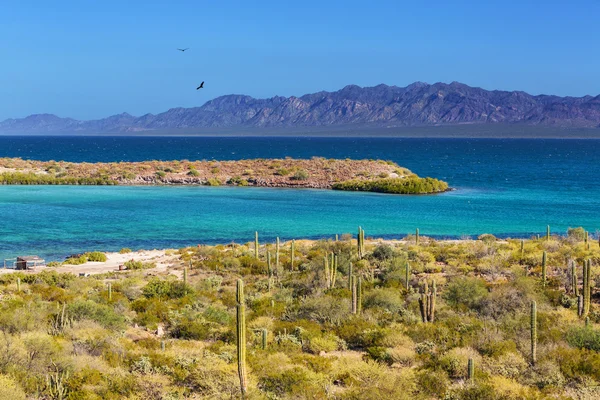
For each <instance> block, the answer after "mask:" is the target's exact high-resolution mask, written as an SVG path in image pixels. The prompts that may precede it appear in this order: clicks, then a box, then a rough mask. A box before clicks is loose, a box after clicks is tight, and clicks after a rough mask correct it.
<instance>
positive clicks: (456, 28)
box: [0, 0, 600, 120]
mask: <svg viewBox="0 0 600 400" xmlns="http://www.w3.org/2000/svg"><path fill="white" fill-rule="evenodd" d="M599 21H600V1H598V0H575V1H571V2H569V1H562V0H561V1H556V0H545V1H531V0H524V1H511V0H505V1H495V0H487V1H480V0H478V1H461V0H452V1H448V0H444V1H437V0H430V1H401V0H391V1H387V0H379V1H378V0H371V1H364V0H363V1H354V0H345V1H327V0H320V1H313V0H303V1H286V0H278V1H271V0H258V1H229V0H211V1H203V0H190V1H187V0H179V1H178V0H172V1H157V0H145V1H137V0H127V1H125V0H120V1H115V0H102V1H93V0H62V1H61V0H55V1H46V0H35V1H34V0H4V1H3V2H2V7H1V8H0V120H3V119H5V118H9V117H24V116H26V115H29V114H33V113H54V114H57V115H59V116H62V117H73V118H77V119H91V118H101V117H105V116H109V115H111V114H117V113H121V112H129V113H131V114H133V115H142V114H145V113H148V112H151V113H158V112H162V111H166V110H167V109H169V108H172V107H179V106H181V107H193V106H200V105H202V104H204V102H206V101H207V100H210V99H212V98H214V97H217V96H220V95H224V94H232V93H236V94H248V95H251V96H255V97H270V96H274V95H284V96H289V95H296V96H300V95H302V94H305V93H311V92H316V91H320V90H328V91H333V90H338V89H340V88H342V87H344V86H345V85H348V84H357V85H360V86H373V85H377V84H379V83H386V84H389V85H399V86H405V85H407V84H410V83H412V82H414V81H423V82H428V83H435V82H440V81H441V82H448V83H449V82H452V81H459V82H463V83H466V84H469V85H472V86H480V87H483V88H485V89H504V90H524V91H527V92H529V93H532V94H542V93H544V94H558V95H571V96H582V95H585V94H594V95H597V94H600V30H599V26H600V25H599V24H600V22H599ZM177 47H190V50H188V51H186V52H185V53H181V52H178V51H177V50H175V49H176V48H177ZM203 80H204V81H206V84H205V89H203V90H200V91H196V90H195V88H196V86H197V85H198V84H199V83H200V82H201V81H203Z"/></svg>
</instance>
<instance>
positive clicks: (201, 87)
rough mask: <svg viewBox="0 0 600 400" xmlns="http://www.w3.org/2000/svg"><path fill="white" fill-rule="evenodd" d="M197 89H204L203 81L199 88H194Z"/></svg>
mask: <svg viewBox="0 0 600 400" xmlns="http://www.w3.org/2000/svg"><path fill="white" fill-rule="evenodd" d="M198 89H204V81H202V83H201V84H200V86H198V87H197V88H196V90H198Z"/></svg>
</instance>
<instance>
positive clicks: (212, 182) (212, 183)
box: [206, 178, 221, 186]
mask: <svg viewBox="0 0 600 400" xmlns="http://www.w3.org/2000/svg"><path fill="white" fill-rule="evenodd" d="M206 186H221V181H220V180H219V178H209V179H208V180H207V181H206Z"/></svg>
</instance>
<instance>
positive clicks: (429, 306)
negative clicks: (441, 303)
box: [419, 281, 437, 322]
mask: <svg viewBox="0 0 600 400" xmlns="http://www.w3.org/2000/svg"><path fill="white" fill-rule="evenodd" d="M431 287H432V290H431V291H429V285H428V284H427V281H425V282H424V284H423V291H422V292H421V297H420V298H419V309H420V311H421V320H422V321H423V322H433V320H434V318H435V298H436V296H437V288H436V285H435V281H432V282H431Z"/></svg>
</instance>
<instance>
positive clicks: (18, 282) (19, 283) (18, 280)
mask: <svg viewBox="0 0 600 400" xmlns="http://www.w3.org/2000/svg"><path fill="white" fill-rule="evenodd" d="M20 291H21V278H17V292H20Z"/></svg>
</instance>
